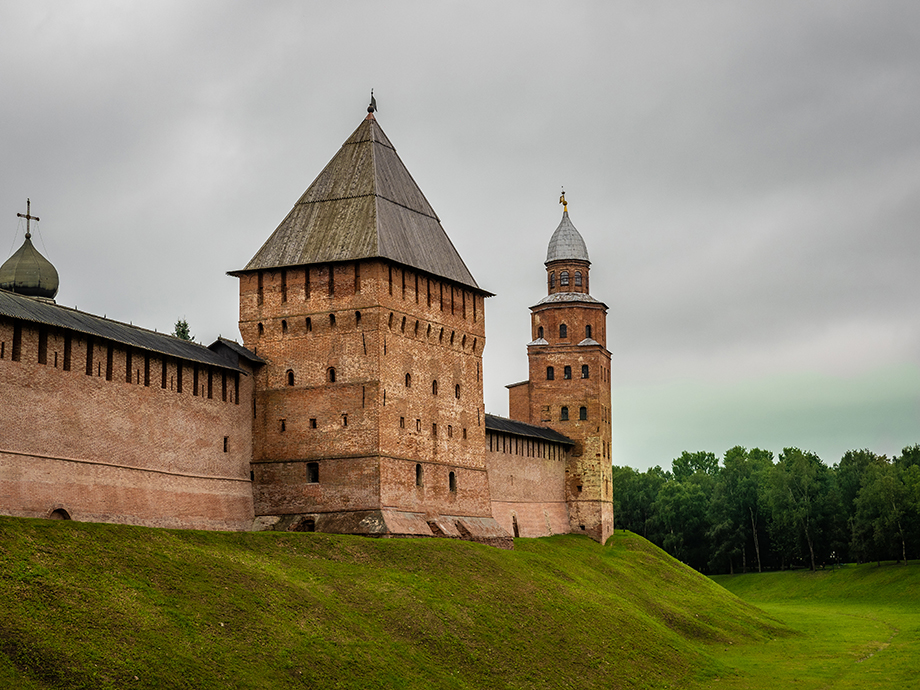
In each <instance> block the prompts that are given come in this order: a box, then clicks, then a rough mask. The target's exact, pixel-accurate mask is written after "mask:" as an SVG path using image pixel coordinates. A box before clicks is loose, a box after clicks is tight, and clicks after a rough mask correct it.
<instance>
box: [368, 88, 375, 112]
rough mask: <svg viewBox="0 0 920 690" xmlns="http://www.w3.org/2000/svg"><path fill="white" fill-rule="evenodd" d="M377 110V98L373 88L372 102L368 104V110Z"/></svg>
mask: <svg viewBox="0 0 920 690" xmlns="http://www.w3.org/2000/svg"><path fill="white" fill-rule="evenodd" d="M376 111H377V99H376V98H374V90H373V89H371V104H370V105H369V106H367V112H369V113H374V112H376Z"/></svg>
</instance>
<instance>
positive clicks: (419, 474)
mask: <svg viewBox="0 0 920 690" xmlns="http://www.w3.org/2000/svg"><path fill="white" fill-rule="evenodd" d="M423 477H424V475H423V470H422V466H421V465H416V466H415V485H416V486H423V484H422V479H423Z"/></svg>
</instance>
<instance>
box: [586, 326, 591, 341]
mask: <svg viewBox="0 0 920 690" xmlns="http://www.w3.org/2000/svg"><path fill="white" fill-rule="evenodd" d="M585 337H586V338H590V337H591V324H590V323H589V324H588V325H587V326H585Z"/></svg>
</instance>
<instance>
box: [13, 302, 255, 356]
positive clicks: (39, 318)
mask: <svg viewBox="0 0 920 690" xmlns="http://www.w3.org/2000/svg"><path fill="white" fill-rule="evenodd" d="M0 316H7V317H10V318H12V319H20V320H22V321H30V322H32V323H37V324H44V325H46V326H54V327H57V328H63V329H66V330H70V331H76V332H77V333H83V334H84V335H89V336H93V337H94V338H105V339H106V340H111V341H113V342H116V343H121V344H122V345H130V346H131V347H136V348H139V349H142V350H148V351H150V352H156V353H158V354H162V355H168V356H169V357H176V358H178V359H184V360H187V361H189V362H199V363H201V364H210V365H211V366H215V367H222V368H224V369H233V370H234V371H243V370H242V369H240V368H239V367H238V366H236V365H235V364H233V363H230V362H229V361H228V360H227V358H226V357H224V356H221V355H220V354H219V353H217V352H214V351H212V350H210V349H208V348H206V347H205V346H204V345H199V344H198V343H194V342H191V341H189V340H182V339H180V338H176V337H174V336H171V335H167V334H166V333H157V332H155V331H148V330H147V329H145V328H140V327H139V326H132V325H129V324H126V323H121V322H120V321H112V320H111V319H106V318H103V317H101V316H95V315H93V314H87V313H86V312H82V311H77V310H76V309H71V308H70V307H62V306H61V305H59V304H54V303H52V302H46V301H43V300H40V299H35V298H32V297H25V296H23V295H17V294H14V293H12V292H8V291H7V290H0ZM222 342H224V343H225V344H227V345H229V344H230V343H232V342H233V341H225V340H223V339H222ZM233 344H234V345H236V343H233ZM236 348H238V349H239V350H245V348H243V347H242V346H240V345H236ZM247 352H248V350H247ZM254 357H255V358H256V359H258V358H257V357H256V355H254V354H252V353H251V352H250V353H249V354H248V355H247V358H249V359H250V360H252V358H254ZM253 361H255V360H253Z"/></svg>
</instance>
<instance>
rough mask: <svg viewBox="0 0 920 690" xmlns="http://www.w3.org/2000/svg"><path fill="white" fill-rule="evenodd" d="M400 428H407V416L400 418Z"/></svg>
mask: <svg viewBox="0 0 920 690" xmlns="http://www.w3.org/2000/svg"><path fill="white" fill-rule="evenodd" d="M399 428H400V429H405V428H406V418H405V417H400V418H399Z"/></svg>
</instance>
